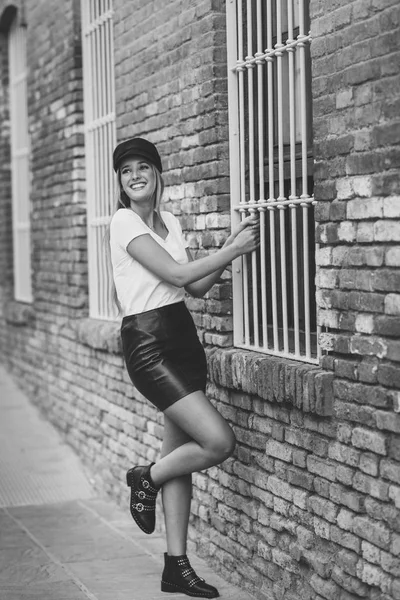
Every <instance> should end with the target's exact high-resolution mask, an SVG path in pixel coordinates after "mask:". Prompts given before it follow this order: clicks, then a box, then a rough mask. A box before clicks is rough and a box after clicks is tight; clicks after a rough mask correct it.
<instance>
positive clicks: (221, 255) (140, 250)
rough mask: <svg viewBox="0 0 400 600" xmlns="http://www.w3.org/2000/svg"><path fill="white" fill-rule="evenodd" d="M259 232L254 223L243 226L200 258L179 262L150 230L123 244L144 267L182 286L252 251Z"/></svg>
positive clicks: (256, 243) (255, 245)
mask: <svg viewBox="0 0 400 600" xmlns="http://www.w3.org/2000/svg"><path fill="white" fill-rule="evenodd" d="M258 244H259V232H258V228H256V227H246V228H245V229H244V230H243V231H241V232H240V233H239V234H238V235H237V236H236V238H235V239H234V240H233V241H232V243H231V244H229V245H227V246H225V247H224V248H221V249H220V250H218V252H215V254H211V255H209V256H205V257H204V258H199V259H198V260H195V261H193V262H190V263H185V264H180V263H178V262H176V261H175V260H174V259H173V258H172V256H171V255H170V254H169V253H168V252H167V251H166V250H164V248H162V247H161V246H160V244H158V243H157V242H156V241H155V240H153V238H152V237H151V236H150V234H144V235H140V236H139V237H136V238H135V239H133V240H132V241H131V242H130V243H129V244H128V247H127V251H128V253H129V254H130V255H131V256H132V257H133V258H134V259H135V260H137V261H138V262H139V263H140V264H141V265H143V266H144V267H145V268H146V269H148V270H149V271H151V272H152V273H154V275H157V277H159V278H160V279H163V280H164V281H166V282H167V283H171V284H172V285H175V286H176V287H185V286H187V285H188V284H190V283H193V282H194V281H198V280H199V279H203V278H204V277H207V276H208V275H211V274H212V273H215V272H216V271H219V270H221V269H222V270H223V269H224V268H225V267H226V266H227V265H228V264H229V263H230V262H232V260H234V259H235V258H237V257H238V256H241V255H242V254H245V253H247V252H252V251H253V250H255V249H256V248H257V247H258Z"/></svg>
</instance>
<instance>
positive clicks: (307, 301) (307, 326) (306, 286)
mask: <svg viewBox="0 0 400 600" xmlns="http://www.w3.org/2000/svg"><path fill="white" fill-rule="evenodd" d="M302 206H303V262H304V272H303V276H304V321H305V344H306V356H307V357H310V356H311V331H310V275H309V267H308V260H309V254H308V207H309V205H308V204H306V203H305V204H304V205H302Z"/></svg>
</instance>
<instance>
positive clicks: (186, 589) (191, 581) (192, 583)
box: [161, 552, 219, 598]
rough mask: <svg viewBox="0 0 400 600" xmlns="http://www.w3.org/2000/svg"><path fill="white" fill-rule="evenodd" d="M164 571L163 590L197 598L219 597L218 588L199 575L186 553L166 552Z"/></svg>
mask: <svg viewBox="0 0 400 600" xmlns="http://www.w3.org/2000/svg"><path fill="white" fill-rule="evenodd" d="M164 561H165V566H164V571H163V574H162V578H161V591H162V592H173V593H175V594H179V593H180V594H186V595H187V596H193V597H195V598H218V596H219V593H218V590H217V588H215V587H213V586H212V585H209V584H208V583H206V582H205V581H204V579H202V578H201V577H198V575H197V574H196V572H195V570H194V569H193V567H192V566H191V564H190V562H189V559H188V557H187V556H186V554H184V555H182V556H168V554H167V553H166V552H165V554H164Z"/></svg>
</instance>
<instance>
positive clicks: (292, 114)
mask: <svg viewBox="0 0 400 600" xmlns="http://www.w3.org/2000/svg"><path fill="white" fill-rule="evenodd" d="M287 8H288V39H287V44H291V43H292V41H293V0H287ZM294 53H295V47H293V46H290V48H288V54H289V56H288V70H289V73H288V75H289V123H290V126H289V131H290V134H289V143H290V196H289V199H290V200H298V198H297V195H296V107H295V61H294V58H295V54H294ZM289 206H290V207H291V224H292V273H293V328H294V353H295V355H296V357H297V356H299V355H300V320H299V282H298V261H297V252H298V250H297V206H296V204H290V205H289Z"/></svg>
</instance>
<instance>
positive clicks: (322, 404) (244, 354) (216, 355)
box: [206, 348, 333, 416]
mask: <svg viewBox="0 0 400 600" xmlns="http://www.w3.org/2000/svg"><path fill="white" fill-rule="evenodd" d="M206 352H207V359H208V373H209V378H210V380H211V381H212V382H213V383H215V384H216V385H219V386H221V387H226V388H231V389H235V390H239V391H243V392H245V393H247V394H254V395H256V396H259V397H260V398H263V399H264V400H268V401H269V402H277V403H280V404H286V405H288V404H289V405H292V406H294V407H295V408H298V409H299V410H302V411H304V412H307V413H314V414H316V415H320V416H329V415H332V412H333V387H332V384H333V374H332V373H331V372H329V371H325V370H323V369H321V368H320V367H319V366H316V365H311V364H305V363H300V362H297V361H294V360H289V359H284V358H277V357H274V356H269V355H265V354H263V355H260V354H258V353H257V352H251V351H247V350H240V349H239V348H230V349H224V348H217V349H214V348H212V349H207V350H206Z"/></svg>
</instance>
